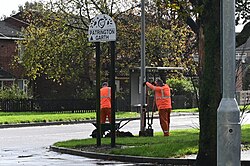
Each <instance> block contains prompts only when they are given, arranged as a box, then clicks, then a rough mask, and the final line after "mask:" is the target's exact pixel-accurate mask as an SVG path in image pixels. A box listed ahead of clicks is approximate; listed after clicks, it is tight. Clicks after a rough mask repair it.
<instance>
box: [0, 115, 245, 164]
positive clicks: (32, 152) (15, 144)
mask: <svg viewBox="0 0 250 166" xmlns="http://www.w3.org/2000/svg"><path fill="white" fill-rule="evenodd" d="M249 121H250V118H249ZM121 125H122V124H121ZM197 127H198V115H197V114H196V115H185V116H178V115H174V114H172V115H171V130H174V129H181V128H197ZM94 129H95V127H94V126H93V125H92V124H91V123H81V124H71V125H53V126H38V127H20V128H2V129H0V147H1V150H0V158H1V159H0V166H19V165H25V166H36V165H39V166H47V165H48V166H62V165H63V166H80V165H81V166H85V165H86V166H91V165H139V164H138V163H137V164H133V163H122V162H116V161H104V160H98V159H89V158H85V157H78V156H72V155H67V154H60V153H56V152H52V151H49V146H50V145H52V144H53V143H55V142H58V141H64V140H69V139H82V138H90V134H91V132H92V131H93V130H94ZM139 129H140V121H139V120H133V121H130V122H129V123H128V124H127V125H125V126H124V127H122V129H121V131H130V132H131V133H133V134H134V135H138V134H139ZM153 129H154V132H156V131H161V128H160V125H159V121H158V118H156V119H154V121H153ZM143 165H145V163H144V164H143Z"/></svg>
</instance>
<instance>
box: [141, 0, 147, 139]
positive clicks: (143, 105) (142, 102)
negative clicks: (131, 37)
mask: <svg viewBox="0 0 250 166" xmlns="http://www.w3.org/2000/svg"><path fill="white" fill-rule="evenodd" d="M145 75H146V71H145V0H141V78H140V81H139V83H140V85H139V87H141V96H140V97H141V109H140V110H141V126H140V133H141V134H142V135H143V133H144V132H145V125H146V124H145V123H146V119H145V118H146V117H145V109H146V108H145V103H146V102H145V87H143V86H142V84H143V82H145V81H146V80H145ZM139 135H140V134H139Z"/></svg>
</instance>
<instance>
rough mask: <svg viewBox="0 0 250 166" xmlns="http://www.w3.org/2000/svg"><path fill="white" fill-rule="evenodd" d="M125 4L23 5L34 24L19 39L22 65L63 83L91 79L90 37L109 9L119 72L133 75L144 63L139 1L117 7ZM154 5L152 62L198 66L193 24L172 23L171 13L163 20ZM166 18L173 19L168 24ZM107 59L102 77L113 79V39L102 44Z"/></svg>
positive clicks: (150, 28) (150, 29) (29, 71)
mask: <svg viewBox="0 0 250 166" xmlns="http://www.w3.org/2000/svg"><path fill="white" fill-rule="evenodd" d="M121 4H122V3H121V1H119V0H117V1H113V3H112V4H109V3H108V2H106V3H105V2H102V1H92V0H89V1H85V2H82V1H63V2H61V1H58V2H55V3H53V4H48V6H47V5H41V4H39V3H38V4H37V5H31V4H26V7H24V8H21V9H20V10H23V11H26V12H25V20H26V21H27V22H28V23H29V26H28V27H27V28H26V29H25V30H24V31H23V33H24V34H25V35H24V36H25V40H23V41H20V42H19V43H20V44H22V45H24V46H25V48H26V50H25V52H24V55H23V57H22V61H23V63H22V64H23V65H24V66H25V68H26V72H27V74H28V76H29V77H31V78H33V79H37V78H38V77H40V78H46V79H49V80H53V81H54V82H58V83H59V84H61V85H63V84H64V83H65V81H70V80H74V81H75V80H79V77H80V76H83V75H84V76H86V77H85V78H83V81H84V80H86V79H87V80H88V82H90V78H92V77H91V74H92V75H93V74H94V72H91V71H93V68H94V65H93V61H94V58H93V57H94V49H93V47H92V44H90V43H88V41H87V30H88V24H89V22H90V20H91V18H93V16H94V14H95V13H96V14H98V13H107V14H108V15H111V16H112V17H113V18H114V20H115V22H116V23H117V30H118V39H117V47H116V48H117V49H116V52H117V63H116V64H117V65H116V68H117V75H121V76H126V75H129V69H131V68H133V67H138V66H140V16H139V14H138V9H139V8H138V7H139V5H138V4H133V3H132V1H131V3H126V4H125V5H126V6H125V7H124V6H123V7H120V8H112V6H117V5H118V6H121ZM150 7H151V8H150V9H149V10H148V11H147V20H148V24H147V32H146V36H147V50H148V51H147V52H146V56H147V65H148V66H180V64H181V65H182V66H184V65H185V64H187V65H186V66H192V65H190V64H192V62H191V61H190V57H191V55H192V54H193V51H192V49H191V48H192V47H194V45H195V44H193V43H194V42H192V40H194V38H192V39H190V36H191V33H192V32H191V31H190V29H188V28H186V27H184V24H183V22H181V21H173V22H171V21H170V17H169V16H168V17H167V18H166V19H163V20H162V19H161V18H163V17H164V15H166V14H167V12H165V13H164V14H163V13H162V14H161V17H159V16H157V15H156V14H155V12H153V9H154V8H153V7H155V4H154V5H151V6H150ZM125 9H126V10H125ZM90 13H91V14H90ZM92 13H94V14H92ZM155 19H157V20H158V21H157V22H155V21H154V20H155ZM164 21H167V22H169V24H168V26H167V27H166V25H165V24H164ZM131 34H133V35H131ZM159 51H160V52H159ZM191 60H192V59H191ZM82 62H84V64H83V63H82ZM101 62H102V63H101V64H102V66H101V67H102V70H101V71H102V73H101V75H102V78H103V79H108V78H109V75H108V72H107V71H108V70H109V65H110V58H109V47H108V45H107V44H106V45H102V56H101ZM75 66H78V68H77V69H75ZM89 85H90V84H89Z"/></svg>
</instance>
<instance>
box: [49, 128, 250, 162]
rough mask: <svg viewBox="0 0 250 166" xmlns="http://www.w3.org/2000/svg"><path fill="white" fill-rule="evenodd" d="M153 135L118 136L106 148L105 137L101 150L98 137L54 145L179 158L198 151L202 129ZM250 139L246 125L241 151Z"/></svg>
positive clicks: (106, 141) (107, 142) (107, 139)
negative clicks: (112, 144) (97, 145)
mask: <svg viewBox="0 0 250 166" xmlns="http://www.w3.org/2000/svg"><path fill="white" fill-rule="evenodd" d="M154 135H155V136H154V137H138V136H135V137H118V138H116V145H117V146H116V147H115V148H107V147H108V146H110V144H111V142H110V138H102V146H101V147H98V148H97V147H95V145H96V139H95V138H89V139H81V140H68V141H63V142H57V143H55V144H54V146H58V147H65V148H73V149H79V150H83V151H94V152H101V153H106V154H117V155H132V156H145V157H162V158H172V157H174V158H178V157H183V156H185V155H191V154H197V152H198V144H199V142H198V137H199V130H197V129H188V130H187V129H185V130H173V131H171V136H170V137H163V136H162V133H161V132H157V133H154ZM249 138H250V125H244V126H242V137H241V142H242V143H243V144H244V146H242V150H249V149H250V148H249V147H250V146H249V145H250V140H249ZM103 147H104V148H103Z"/></svg>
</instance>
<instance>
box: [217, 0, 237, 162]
mask: <svg viewBox="0 0 250 166" xmlns="http://www.w3.org/2000/svg"><path fill="white" fill-rule="evenodd" d="M221 12H222V14H221V25H222V27H221V31H222V40H221V44H222V50H221V53H222V54H223V72H222V73H223V77H222V78H223V79H222V80H223V83H222V86H223V96H222V100H221V102H220V105H219V107H218V112H217V166H240V154H241V152H240V136H241V129H240V116H239V115H240V112H239V107H238V104H237V102H236V100H235V18H234V13H235V1H234V0H221Z"/></svg>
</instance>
